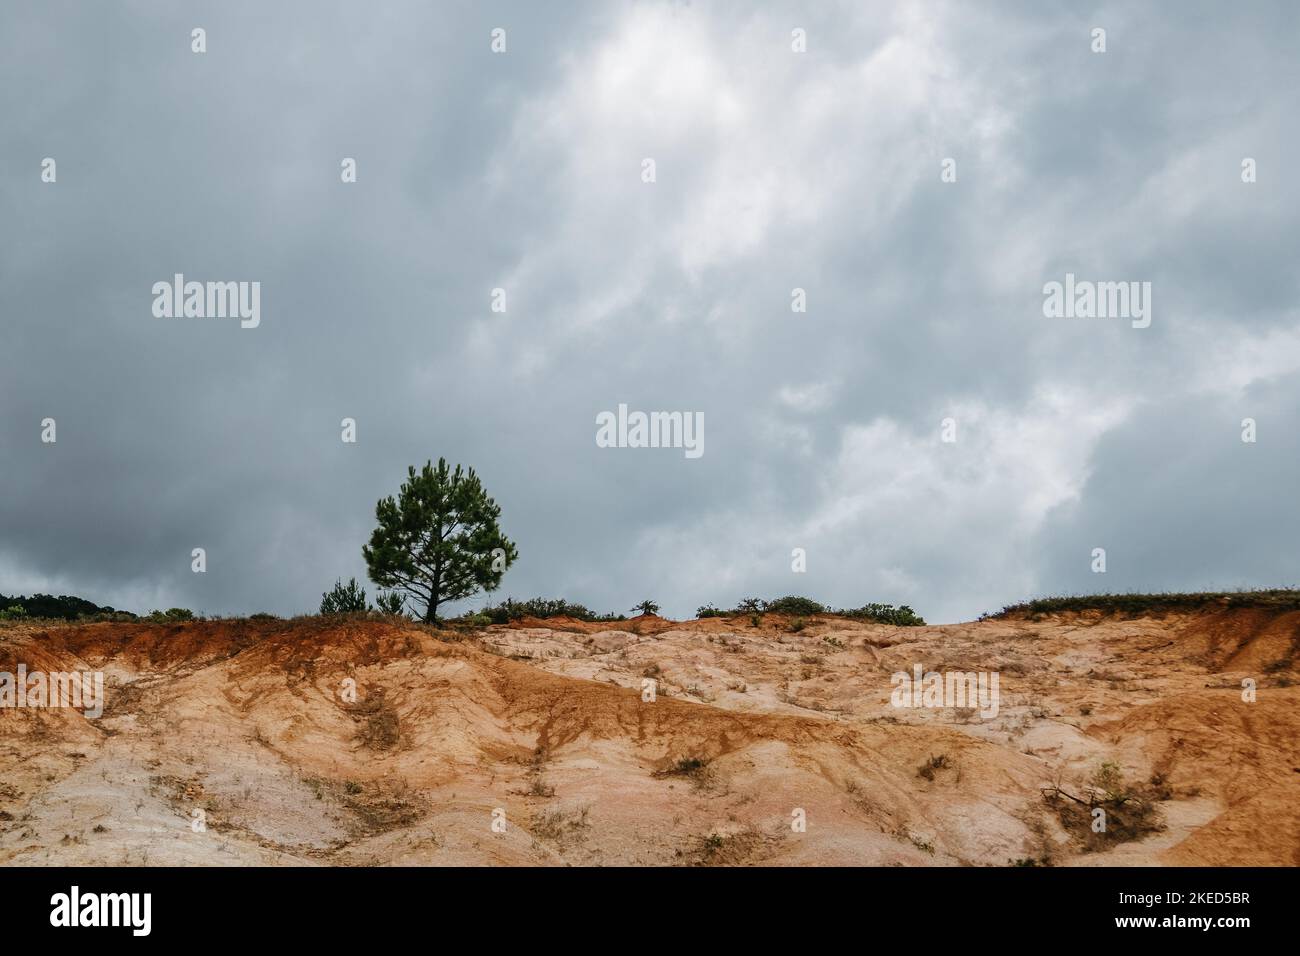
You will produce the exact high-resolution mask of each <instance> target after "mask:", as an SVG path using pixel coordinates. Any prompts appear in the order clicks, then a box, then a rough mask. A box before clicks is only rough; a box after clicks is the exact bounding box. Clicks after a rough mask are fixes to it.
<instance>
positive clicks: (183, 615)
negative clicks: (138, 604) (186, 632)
mask: <svg viewBox="0 0 1300 956" xmlns="http://www.w3.org/2000/svg"><path fill="white" fill-rule="evenodd" d="M149 620H150V621H152V622H153V623H154V624H176V623H179V622H180V621H192V620H194V612H193V611H191V610H190V609H189V608H184V607H172V608H168V609H167V610H165V611H150V612H149Z"/></svg>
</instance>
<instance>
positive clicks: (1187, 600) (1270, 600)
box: [981, 588, 1300, 619]
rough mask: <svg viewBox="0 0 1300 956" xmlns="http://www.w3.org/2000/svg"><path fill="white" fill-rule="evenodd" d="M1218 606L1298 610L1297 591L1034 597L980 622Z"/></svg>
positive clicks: (1152, 611)
mask: <svg viewBox="0 0 1300 956" xmlns="http://www.w3.org/2000/svg"><path fill="white" fill-rule="evenodd" d="M1212 605H1218V606H1220V607H1224V608H1230V607H1249V608H1267V609H1270V610H1274V611H1300V590H1295V589H1293V588H1264V589H1260V590H1256V591H1200V592H1191V593H1180V592H1165V593H1161V594H1070V595H1062V596H1058V597H1045V598H1036V599H1035V600H1032V601H1023V602H1021V603H1019V604H1008V605H1007V606H1006V607H1004V608H1003V609H1002V610H1000V611H996V612H994V613H992V614H984V615H982V617H981V619H988V618H997V617H1011V616H1020V615H1025V616H1031V617H1032V616H1035V615H1041V614H1062V613H1078V612H1081V611H1102V612H1104V613H1108V614H1129V615H1139V614H1159V613H1164V612H1167V611H1195V610H1202V609H1204V608H1206V607H1209V606H1212Z"/></svg>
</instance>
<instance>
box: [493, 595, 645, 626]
mask: <svg viewBox="0 0 1300 956" xmlns="http://www.w3.org/2000/svg"><path fill="white" fill-rule="evenodd" d="M482 613H483V614H485V615H487V617H488V618H489V620H490V621H491V623H493V624H509V623H510V622H511V621H518V620H519V619H520V618H525V617H540V618H547V617H571V618H575V619H576V620H579V621H622V620H625V618H624V616H623V615H622V614H596V613H594V612H593V611H591V610H589V609H588V608H586V607H583V606H582V605H581V604H570V603H569V602H568V601H566V600H564V599H563V598H529V599H528V600H527V601H516V600H515V599H514V598H506V599H505V600H504V601H503V602H501V603H500V604H498V605H496V606H495V607H493V606H492V605H488V606H487V607H485V608H484V609H483V611H482Z"/></svg>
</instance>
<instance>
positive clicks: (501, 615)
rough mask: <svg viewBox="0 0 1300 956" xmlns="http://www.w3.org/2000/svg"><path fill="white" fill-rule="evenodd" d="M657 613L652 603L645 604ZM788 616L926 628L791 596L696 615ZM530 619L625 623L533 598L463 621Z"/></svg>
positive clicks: (509, 601)
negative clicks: (826, 616)
mask: <svg viewBox="0 0 1300 956" xmlns="http://www.w3.org/2000/svg"><path fill="white" fill-rule="evenodd" d="M642 603H643V604H644V605H649V606H650V607H652V608H655V609H656V610H657V605H655V604H654V602H652V601H646V602H642ZM763 614H786V615H791V616H794V617H811V616H813V615H815V614H834V615H837V616H839V617H848V618H853V619H855V620H865V621H875V622H877V623H880V624H897V625H900V626H903V627H913V626H917V625H922V624H925V621H924V620H923V619H922V618H921V617H920V615H918V614H917V613H916V612H915V611H913V610H912V609H911V608H910V607H908V606H907V605H905V604H904V605H902V606H901V607H895V606H894V605H892V604H864V605H863V606H862V607H859V608H848V609H843V608H841V609H838V610H837V609H833V608H830V607H827V606H826V605H824V604H820V603H818V602H817V601H814V600H812V599H811V598H806V597H798V596H796V595H787V596H786V597H780V598H774V599H772V600H771V601H763V600H760V599H759V598H745V599H744V600H743V601H741V602H740V603H739V604H738V605H737V606H736V607H735V608H732V609H729V610H724V609H720V608H717V607H714V606H713V605H712V604H706V605H705V606H704V607H702V608H700V609H699V610H697V611H696V612H695V616H696V617H697V618H705V617H738V616H742V615H751V616H754V615H763ZM526 617H536V618H548V617H571V618H574V619H575V620H579V621H624V620H627V617H626V615H623V614H597V613H595V612H594V611H592V610H590V609H589V608H587V607H584V606H583V605H581V604H574V603H571V602H569V601H566V600H564V599H563V598H540V597H539V598H530V599H528V600H526V601H516V600H515V599H513V598H506V599H505V600H504V601H502V602H501V603H500V604H496V605H488V606H487V607H485V608H484V609H483V610H481V611H477V612H471V613H469V614H466V615H464V616H463V617H462V618H460V620H461V621H462V622H465V623H469V624H508V623H510V622H511V621H518V620H521V619H522V618H526Z"/></svg>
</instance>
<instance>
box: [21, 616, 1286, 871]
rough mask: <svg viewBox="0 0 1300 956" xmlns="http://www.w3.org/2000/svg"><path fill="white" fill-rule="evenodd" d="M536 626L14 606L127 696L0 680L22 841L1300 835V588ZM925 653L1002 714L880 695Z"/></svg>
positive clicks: (475, 854) (844, 854)
mask: <svg viewBox="0 0 1300 956" xmlns="http://www.w3.org/2000/svg"><path fill="white" fill-rule="evenodd" d="M530 624H531V625H534V626H527V625H530ZM522 625H524V626H515V627H508V628H507V627H492V628H487V629H482V630H468V631H463V632H458V631H445V632H441V633H440V632H437V631H434V630H432V629H426V628H423V627H421V626H417V625H413V624H405V623H402V622H398V621H393V620H391V619H390V620H366V619H353V618H337V619H327V618H303V619H298V620H292V621H279V620H265V621H214V622H201V623H192V624H180V625H154V624H143V623H141V624H136V623H131V624H89V625H67V626H57V625H56V626H51V625H45V624H40V625H34V624H26V625H6V626H4V627H3V628H2V629H0V670H7V671H10V672H13V671H15V670H16V668H17V665H18V663H20V662H21V663H24V664H26V665H27V668H28V670H29V671H30V670H36V669H41V670H46V671H67V670H102V671H103V672H104V673H105V675H106V676H105V679H106V682H107V707H106V710H105V713H104V716H103V717H102V718H101V719H100V720H98V721H95V720H89V719H87V718H85V717H84V716H83V715H82V714H81V713H80V712H78V711H70V710H33V709H2V710H0V864H7V865H45V864H151V865H168V864H187V865H188V864H204V865H238V864H253V863H256V864H285V865H303V864H308V865H314V864H326V865H329V864H334V865H355V864H362V865H373V864H403V865H465V864H494V865H557V864H558V865H563V864H577V865H593V864H594V865H600V864H648V865H726V864H768V865H771V864H776V865H810V864H816V865H887V866H897V865H903V866H930V865H963V864H967V865H995V866H1005V865H1008V864H1009V863H1011V862H1013V861H1029V860H1032V861H1034V862H1036V863H1038V864H1044V863H1050V864H1051V865H1056V866H1065V865H1114V864H1119V865H1194V864H1202V865H1205V864H1208V865H1226V864H1265V865H1296V864H1300V708H1298V707H1297V704H1298V703H1300V687H1295V686H1291V684H1292V680H1293V679H1294V678H1295V651H1296V647H1297V640H1296V637H1295V635H1296V634H1297V633H1300V613H1295V612H1290V613H1279V612H1276V611H1257V610H1241V609H1233V610H1225V609H1215V608H1210V609H1207V610H1206V611H1205V612H1204V613H1198V614H1176V615H1175V614H1169V615H1165V616H1163V617H1159V618H1151V617H1144V618H1137V619H1121V618H1116V617H1103V616H1101V615H1100V614H1091V615H1089V614H1085V615H1077V614H1071V615H1061V616H1052V617H1046V618H1042V619H1040V620H1028V619H1019V620H990V621H983V622H978V623H970V624H958V625H951V626H943V627H920V628H897V627H889V626H884V625H874V624H862V623H854V622H848V621H844V620H839V619H835V618H829V617H827V618H817V619H815V620H813V621H812V622H811V623H809V624H808V626H806V627H805V628H804V629H803V630H800V631H798V632H793V631H791V630H789V626H790V621H789V620H788V619H785V618H777V617H774V616H768V618H767V619H766V620H764V621H763V623H762V625H761V626H757V627H756V626H754V625H753V624H752V622H751V620H750V619H749V618H748V617H738V618H730V619H711V620H706V621H692V622H686V623H673V622H670V621H665V620H661V619H659V618H654V617H646V618H638V619H635V620H633V621H629V622H626V623H619V624H613V625H610V624H599V625H597V624H584V623H580V622H574V621H568V620H559V619H551V620H549V621H531V622H529V621H525V622H522ZM917 663H920V664H921V665H923V667H924V668H925V669H926V670H938V671H944V670H963V671H997V672H999V674H1000V682H1001V686H1000V690H1001V702H1000V703H1001V706H1000V711H999V713H998V715H997V716H996V717H995V718H993V719H990V720H982V719H981V718H980V717H979V715H978V714H971V713H969V712H959V711H956V710H954V709H930V710H925V709H899V708H895V707H893V706H891V704H890V692H891V690H892V686H891V683H890V675H891V674H892V673H893V672H895V671H908V672H910V671H911V670H912V667H913V665H914V664H917ZM644 677H652V678H654V679H655V680H656V681H657V687H658V696H657V699H656V700H654V701H653V702H646V701H643V700H642V680H643V678H644ZM347 678H351V679H353V680H355V684H356V699H355V701H350V700H349V699H348V696H347V694H346V689H347V686H348V684H347V683H346V679H347ZM1243 678H1252V679H1254V680H1255V681H1256V682H1257V685H1258V691H1257V694H1258V698H1257V700H1255V701H1254V702H1249V703H1248V702H1245V701H1243V700H1242V692H1241V685H1242V679H1243ZM1104 762H1113V763H1115V764H1117V765H1118V767H1119V768H1120V770H1121V772H1122V775H1123V782H1124V784H1123V788H1124V793H1125V795H1126V797H1127V799H1126V800H1125V801H1124V802H1123V803H1121V804H1117V805H1116V808H1117V816H1116V818H1115V825H1114V830H1115V831H1117V832H1111V833H1108V834H1106V835H1100V836H1098V835H1095V834H1091V833H1090V831H1089V828H1088V826H1087V825H1086V823H1087V820H1088V816H1087V810H1088V806H1087V803H1086V795H1087V794H1088V792H1089V782H1090V780H1092V778H1093V776H1094V774H1095V773H1096V772H1097V771H1098V769H1099V768H1100V767H1101V765H1102V764H1103V763H1104ZM1054 787H1058V788H1060V790H1062V791H1064V792H1065V793H1067V794H1070V795H1072V796H1074V797H1077V798H1081V799H1085V804H1082V805H1080V804H1074V803H1073V802H1072V801H1070V800H1069V798H1068V797H1056V798H1055V799H1053V798H1052V794H1053V793H1054V792H1055V791H1054V790H1052V788H1054ZM1045 788H1046V790H1047V793H1046V795H1045V793H1044V789H1045ZM1080 808H1082V814H1083V815H1082V817H1081V816H1080ZM1132 808H1139V809H1140V810H1142V812H1141V813H1136V814H1135V813H1133V812H1131V811H1132ZM196 810H202V811H203V815H204V817H205V825H206V828H205V829H203V830H202V831H201V832H196V831H195V828H194V827H193V826H192V822H193V821H194V819H195V816H194V812H195V811H196ZM799 811H802V817H800V814H799ZM1138 817H1140V818H1141V825H1140V826H1134V827H1133V828H1132V829H1131V832H1130V829H1129V827H1130V824H1133V822H1134V820H1135V819H1137V818H1138ZM800 818H802V819H804V820H806V828H805V829H804V830H803V832H798V830H797V829H796V828H795V827H792V823H794V822H796V821H797V820H798V819H800ZM1080 819H1082V820H1083V821H1084V825H1083V826H1080V824H1079V821H1080ZM494 821H497V828H496V829H494V827H493V824H494ZM498 830H501V831H503V832H497V831H498Z"/></svg>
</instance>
